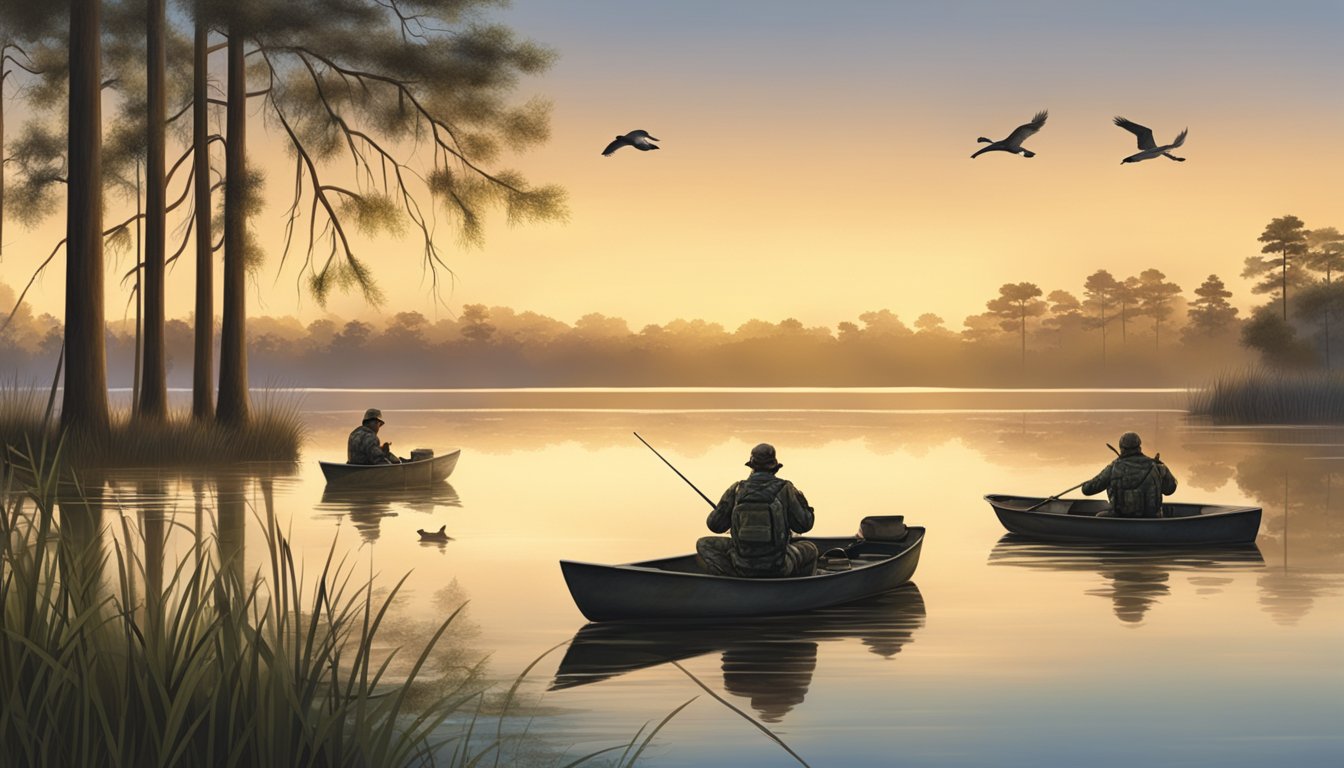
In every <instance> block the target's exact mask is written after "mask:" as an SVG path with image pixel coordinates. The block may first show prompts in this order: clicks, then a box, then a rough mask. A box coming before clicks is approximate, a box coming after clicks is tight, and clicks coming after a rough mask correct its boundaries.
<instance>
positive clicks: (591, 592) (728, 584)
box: [560, 526, 924, 621]
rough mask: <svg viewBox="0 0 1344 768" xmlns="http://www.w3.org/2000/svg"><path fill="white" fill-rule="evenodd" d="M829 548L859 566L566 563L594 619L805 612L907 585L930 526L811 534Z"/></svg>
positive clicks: (574, 589)
mask: <svg viewBox="0 0 1344 768" xmlns="http://www.w3.org/2000/svg"><path fill="white" fill-rule="evenodd" d="M804 540H805V541H810V542H812V543H813V544H816V545H817V549H818V550H820V551H821V552H825V551H827V550H828V549H832V548H835V547H851V546H852V548H851V549H850V551H849V556H850V559H851V561H852V563H853V567H852V568H851V569H850V570H847V571H819V572H818V573H817V574H816V575H813V576H799V577H794V578H788V579H743V578H737V577H733V576H710V575H708V574H705V573H703V572H701V570H700V568H699V566H697V565H696V559H695V555H694V554H689V555H679V556H677V557H668V558H663V559H661V560H645V561H643V562H638V563H626V564H624V565H599V564H596V563H579V562H574V561H572V560H561V561H560V570H561V571H562V572H563V573H564V575H565V583H567V584H568V585H569V593H570V595H572V596H573V598H574V603H575V604H576V605H577V606H578V607H579V611H581V612H582V613H583V615H584V616H586V617H587V618H588V620H589V621H677V620H682V621H684V620H694V619H726V618H743V617H747V616H774V615H781V614H788V613H801V612H803V611H813V610H816V609H818V608H825V607H828V606H832V605H841V604H843V603H849V602H853V601H855V600H861V599H863V598H865V597H871V596H872V595H877V594H881V593H882V592H886V591H888V590H891V589H895V588H896V587H899V586H901V585H902V584H905V583H906V582H908V581H909V580H910V577H911V576H913V575H914V573H915V567H916V566H917V565H919V552H920V547H921V545H922V544H923V543H924V529H923V528H921V527H916V526H911V527H910V528H909V530H908V532H907V533H906V536H905V538H904V539H901V540H900V541H862V542H860V541H859V540H858V539H856V538H854V537H847V538H838V537H837V538H813V537H807V538H806V539H804Z"/></svg>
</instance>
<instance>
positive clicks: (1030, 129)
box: [971, 109, 1050, 160]
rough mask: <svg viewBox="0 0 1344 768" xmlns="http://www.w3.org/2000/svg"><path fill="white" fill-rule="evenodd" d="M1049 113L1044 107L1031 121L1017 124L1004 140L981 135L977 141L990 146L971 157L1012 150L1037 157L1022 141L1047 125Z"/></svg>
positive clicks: (1024, 155)
mask: <svg viewBox="0 0 1344 768" xmlns="http://www.w3.org/2000/svg"><path fill="white" fill-rule="evenodd" d="M1049 114H1050V113H1049V112H1048V111H1046V110H1044V109H1042V110H1041V111H1040V112H1037V113H1036V116H1035V117H1033V118H1032V119H1031V122H1030V123H1027V124H1026V125H1019V126H1017V129H1016V130H1014V131H1013V132H1012V133H1010V134H1008V138H1006V139H1004V140H1003V141H992V140H990V139H986V138H985V137H984V136H981V137H980V138H978V139H976V141H978V142H980V143H981V144H988V145H989V146H988V147H984V148H983V149H981V150H979V151H978V152H976V153H975V154H974V155H971V159H972V160H974V159H975V158H977V157H979V156H980V155H983V154H985V153H986V152H1012V153H1013V154H1015V155H1016V154H1021V155H1022V156H1023V157H1035V156H1036V153H1035V152H1032V151H1030V150H1026V149H1023V148H1022V142H1024V141H1026V140H1027V139H1029V138H1031V136H1032V135H1034V134H1035V133H1036V132H1037V131H1039V130H1041V126H1043V125H1045V118H1046V117H1048V116H1049Z"/></svg>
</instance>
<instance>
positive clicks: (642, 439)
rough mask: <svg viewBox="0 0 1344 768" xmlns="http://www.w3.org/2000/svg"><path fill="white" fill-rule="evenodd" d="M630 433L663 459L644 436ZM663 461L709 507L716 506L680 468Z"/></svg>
mask: <svg viewBox="0 0 1344 768" xmlns="http://www.w3.org/2000/svg"><path fill="white" fill-rule="evenodd" d="M632 434H634V436H635V437H637V438H639V442H641V443H643V444H644V446H645V447H646V448H648V449H649V450H650V451H653V455H654V456H657V457H658V458H660V459H663V454H661V453H659V452H658V449H657V448H654V447H653V446H652V445H649V441H648V440H645V439H644V438H642V437H639V433H638V432H634V433H632ZM663 463H664V464H666V465H667V466H668V467H670V468H671V469H672V471H673V472H676V473H677V477H680V478H681V479H682V480H685V481H686V484H687V485H689V486H691V489H692V490H694V491H695V492H696V493H699V494H700V498H702V499H704V500H705V503H706V504H708V505H709V506H711V507H714V506H717V505H716V504H715V503H714V502H712V501H710V500H709V497H708V496H706V495H705V494H704V493H702V492H701V491H700V489H699V488H696V487H695V483H692V482H691V481H690V480H689V479H687V477H686V476H685V475H683V474H681V470H679V469H677V468H676V467H673V466H672V462H670V461H668V460H667V459H663Z"/></svg>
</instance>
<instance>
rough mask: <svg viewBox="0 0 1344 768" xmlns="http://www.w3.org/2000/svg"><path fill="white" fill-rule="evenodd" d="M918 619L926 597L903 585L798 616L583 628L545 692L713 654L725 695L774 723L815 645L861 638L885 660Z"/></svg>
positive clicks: (800, 691)
mask: <svg viewBox="0 0 1344 768" xmlns="http://www.w3.org/2000/svg"><path fill="white" fill-rule="evenodd" d="M924 618H925V610H924V598H923V596H922V595H921V594H920V593H919V588H918V587H916V586H915V585H914V584H907V585H906V586H904V587H901V588H899V589H896V590H892V591H890V592H887V593H884V594H881V595H878V596H876V597H872V598H869V599H867V600H861V601H859V602H854V603H848V604H846V605H841V606H835V607H832V608H824V609H822V610H818V611H814V612H812V613H808V614H806V615H804V616H776V617H771V618H758V619H745V620H741V621H734V622H722V623H719V622H716V623H713V624H695V625H691V626H686V625H669V624H624V623H619V624H610V623H605V624H588V625H585V626H584V627H582V628H580V629H579V631H578V632H576V633H575V634H574V639H573V640H572V641H570V644H569V649H568V650H567V651H566V652H565V657H564V659H563V660H562V661H561V662H560V667H559V669H557V670H556V673H555V680H554V681H552V683H551V686H550V689H551V690H559V689H562V688H573V687H575V686H579V685H587V684H588V683H596V682H600V681H602V680H608V679H610V678H613V677H616V676H618V675H622V674H625V673H626V672H633V671H636V670H640V669H647V668H650V667H656V666H658V665H660V664H666V663H668V662H671V661H681V660H683V659H689V658H693V657H696V656H702V655H704V654H707V653H715V652H717V653H721V654H722V665H723V666H722V669H723V687H724V689H725V690H727V691H728V692H729V693H731V694H734V695H737V696H742V697H744V698H748V699H750V700H751V705H752V707H753V708H754V709H755V710H756V711H757V712H758V713H759V714H760V715H761V718H762V719H763V720H766V721H767V722H776V721H778V720H779V719H780V718H782V717H783V716H784V715H785V714H787V713H788V711H789V710H790V709H792V708H793V707H794V706H795V705H797V704H799V703H801V702H802V701H803V697H804V696H805V695H806V694H807V689H808V686H809V685H810V684H811V682H812V673H813V671H814V670H815V669H816V666H817V644H818V643H819V642H822V641H826V640H841V639H848V638H859V639H860V640H862V641H863V643H864V645H866V646H868V650H869V651H871V652H872V653H874V654H877V655H878V656H881V657H883V658H891V657H892V656H895V655H896V654H897V653H900V651H901V649H902V648H903V647H905V646H906V645H907V644H909V643H910V642H912V641H913V640H914V632H915V630H917V629H919V628H920V627H923V626H924Z"/></svg>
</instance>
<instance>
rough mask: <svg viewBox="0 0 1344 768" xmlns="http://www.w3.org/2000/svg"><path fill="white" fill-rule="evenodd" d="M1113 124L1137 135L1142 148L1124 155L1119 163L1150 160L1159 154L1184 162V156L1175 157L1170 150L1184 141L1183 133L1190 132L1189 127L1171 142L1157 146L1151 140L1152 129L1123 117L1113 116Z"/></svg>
mask: <svg viewBox="0 0 1344 768" xmlns="http://www.w3.org/2000/svg"><path fill="white" fill-rule="evenodd" d="M1115 124H1116V125H1118V126H1120V127H1121V128H1124V129H1125V130H1126V131H1129V132H1130V133H1132V134H1134V135H1135V136H1137V137H1139V149H1141V150H1143V151H1142V152H1136V153H1135V154H1132V155H1130V156H1129V157H1126V158H1125V159H1124V160H1121V161H1120V164H1121V165H1124V164H1125V163H1137V162H1139V161H1141V160H1152V159H1153V158H1154V157H1158V156H1159V155H1160V156H1162V157H1166V158H1169V159H1171V160H1175V161H1176V162H1178V163H1184V162H1185V158H1184V157H1177V156H1175V155H1173V154H1171V152H1170V150H1173V149H1175V148H1177V147H1179V146H1181V145H1182V144H1184V143H1185V134H1187V133H1189V132H1190V129H1189V128H1186V129H1185V130H1183V131H1181V132H1180V134H1179V135H1178V136H1177V137H1176V140H1175V141H1173V142H1172V143H1170V144H1164V145H1162V146H1160V147H1159V146H1157V142H1156V141H1153V129H1151V128H1145V127H1143V126H1142V125H1139V124H1138V123H1135V122H1131V121H1129V120H1126V119H1125V118H1123V117H1117V118H1115Z"/></svg>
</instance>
